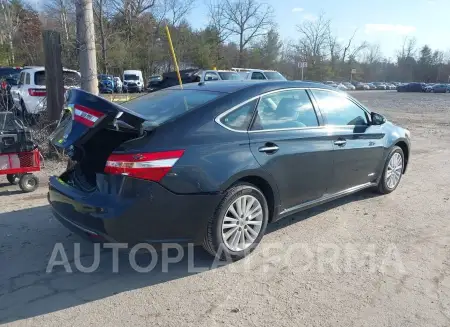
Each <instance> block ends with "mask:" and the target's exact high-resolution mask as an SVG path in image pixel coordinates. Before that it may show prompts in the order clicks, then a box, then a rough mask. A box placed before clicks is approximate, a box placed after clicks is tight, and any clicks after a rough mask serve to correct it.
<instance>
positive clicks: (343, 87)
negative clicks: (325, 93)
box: [336, 83, 348, 91]
mask: <svg viewBox="0 0 450 327" xmlns="http://www.w3.org/2000/svg"><path fill="white" fill-rule="evenodd" d="M336 88H337V89H338V90H341V91H347V90H348V89H347V87H346V86H345V85H344V84H343V83H339V84H338V85H337V86H336Z"/></svg>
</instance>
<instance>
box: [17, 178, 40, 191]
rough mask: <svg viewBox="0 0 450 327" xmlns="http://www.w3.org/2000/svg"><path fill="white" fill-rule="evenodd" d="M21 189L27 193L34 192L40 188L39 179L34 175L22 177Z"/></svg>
mask: <svg viewBox="0 0 450 327" xmlns="http://www.w3.org/2000/svg"><path fill="white" fill-rule="evenodd" d="M19 187H20V189H21V190H22V191H23V192H25V193H29V192H33V191H35V190H36V189H37V188H38V187H39V178H38V177H37V176H35V175H33V174H25V175H22V177H21V178H20V180H19Z"/></svg>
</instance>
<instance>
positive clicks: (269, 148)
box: [258, 143, 280, 153]
mask: <svg viewBox="0 0 450 327" xmlns="http://www.w3.org/2000/svg"><path fill="white" fill-rule="evenodd" d="M279 149H280V148H279V147H278V145H276V144H274V143H266V145H265V146H262V147H260V148H259V149H258V151H259V152H265V153H275V152H277V151H278V150H279Z"/></svg>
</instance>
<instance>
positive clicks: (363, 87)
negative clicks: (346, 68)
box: [355, 82, 370, 90]
mask: <svg viewBox="0 0 450 327" xmlns="http://www.w3.org/2000/svg"><path fill="white" fill-rule="evenodd" d="M355 87H356V89H357V90H370V86H369V85H367V84H366V83H361V82H358V83H357V84H356V85H355Z"/></svg>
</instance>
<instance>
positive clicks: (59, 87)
mask: <svg viewBox="0 0 450 327" xmlns="http://www.w3.org/2000/svg"><path fill="white" fill-rule="evenodd" d="M42 37H43V43H44V56H45V87H46V89H47V113H48V119H49V121H51V122H54V121H57V120H58V119H59V117H60V114H61V111H62V108H63V105H64V79H63V67H62V62H61V36H60V34H59V32H56V31H44V32H43V33H42Z"/></svg>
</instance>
